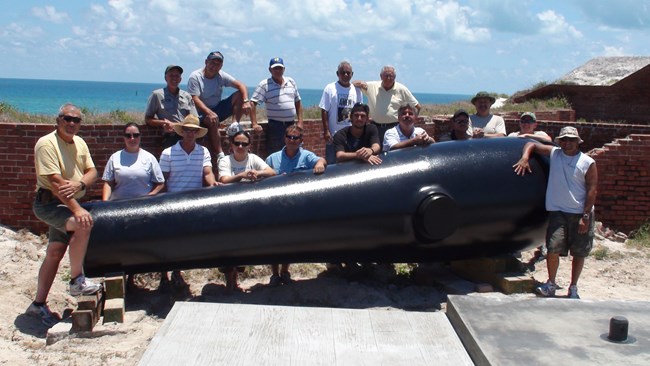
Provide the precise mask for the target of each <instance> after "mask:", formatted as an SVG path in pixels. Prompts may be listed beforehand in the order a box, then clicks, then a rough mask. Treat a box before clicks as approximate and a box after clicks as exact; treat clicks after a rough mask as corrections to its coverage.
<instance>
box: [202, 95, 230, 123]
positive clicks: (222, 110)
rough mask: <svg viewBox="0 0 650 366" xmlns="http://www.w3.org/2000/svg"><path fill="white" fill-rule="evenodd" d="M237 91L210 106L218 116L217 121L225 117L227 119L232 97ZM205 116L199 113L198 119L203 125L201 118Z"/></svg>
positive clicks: (223, 119)
mask: <svg viewBox="0 0 650 366" xmlns="http://www.w3.org/2000/svg"><path fill="white" fill-rule="evenodd" d="M237 93H239V92H238V91H236V92H234V93H232V94H230V96H229V97H228V98H226V99H222V100H221V101H220V102H219V104H217V105H216V106H214V107H212V108H210V110H212V111H213V112H214V113H216V114H217V116H219V122H223V121H225V120H226V119H228V118H229V117H230V116H232V98H233V96H234V95H235V94H237ZM204 117H205V116H204V115H203V114H202V113H199V119H200V120H201V124H202V125H204V126H205V123H203V118H204Z"/></svg>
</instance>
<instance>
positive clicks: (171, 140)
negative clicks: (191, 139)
mask: <svg viewBox="0 0 650 366" xmlns="http://www.w3.org/2000/svg"><path fill="white" fill-rule="evenodd" d="M182 74H183V68H182V67H180V66H178V65H169V66H167V68H166V69H165V82H166V83H167V86H166V87H164V88H162V89H156V90H154V91H153V92H152V93H151V96H150V97H149V100H148V101H147V109H146V110H145V112H144V121H145V122H146V123H147V124H148V125H149V126H153V127H159V128H162V130H163V143H162V148H163V149H166V148H168V147H170V146H172V145H174V144H175V143H177V142H178V141H179V140H180V139H181V137H180V136H178V134H176V132H174V124H176V123H179V122H181V121H182V120H183V118H185V117H186V116H187V115H188V114H193V115H195V116H197V115H198V113H197V112H196V107H195V106H194V101H193V100H192V96H191V95H190V93H188V92H186V91H185V90H181V89H180V88H179V85H180V83H181V80H182V78H181V75H182Z"/></svg>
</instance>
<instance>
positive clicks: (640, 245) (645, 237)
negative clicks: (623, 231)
mask: <svg viewBox="0 0 650 366" xmlns="http://www.w3.org/2000/svg"><path fill="white" fill-rule="evenodd" d="M627 245H628V246H631V247H633V248H636V249H650V222H646V223H645V224H643V225H641V227H640V228H639V229H638V230H635V231H633V232H632V233H631V234H630V238H629V239H628V240H627Z"/></svg>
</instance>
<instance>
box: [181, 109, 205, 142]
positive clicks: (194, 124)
mask: <svg viewBox="0 0 650 366" xmlns="http://www.w3.org/2000/svg"><path fill="white" fill-rule="evenodd" d="M183 128H194V129H196V130H198V132H197V133H196V138H197V139H198V138H201V137H203V136H205V135H206V134H207V133H208V129H207V128H205V127H201V123H200V122H199V117H197V116H195V115H193V114H188V115H187V117H185V119H183V122H181V123H176V124H174V131H175V132H176V133H177V134H178V135H179V136H185V134H184V133H183Z"/></svg>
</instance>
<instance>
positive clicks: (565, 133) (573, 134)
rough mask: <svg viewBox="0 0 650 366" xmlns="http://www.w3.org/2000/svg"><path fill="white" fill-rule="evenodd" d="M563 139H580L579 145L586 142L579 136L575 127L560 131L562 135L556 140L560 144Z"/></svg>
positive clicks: (564, 128)
mask: <svg viewBox="0 0 650 366" xmlns="http://www.w3.org/2000/svg"><path fill="white" fill-rule="evenodd" d="M563 137H569V138H572V139H578V143H579V144H581V143H583V142H584V141H582V139H581V138H580V135H579V134H578V130H577V129H576V128H575V127H571V126H567V127H563V128H562V129H561V130H560V135H559V136H557V137H556V138H555V142H556V143H558V142H560V139H561V138H563Z"/></svg>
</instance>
